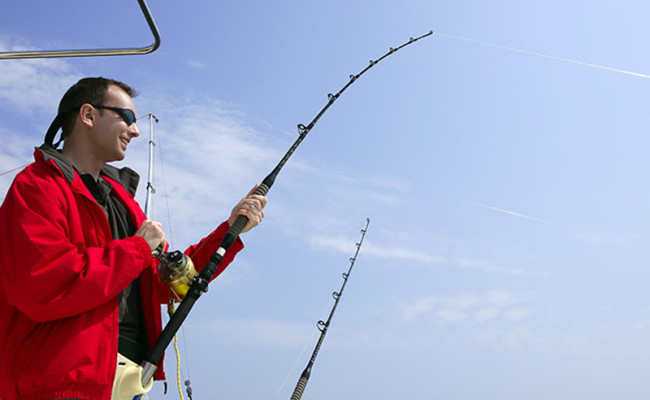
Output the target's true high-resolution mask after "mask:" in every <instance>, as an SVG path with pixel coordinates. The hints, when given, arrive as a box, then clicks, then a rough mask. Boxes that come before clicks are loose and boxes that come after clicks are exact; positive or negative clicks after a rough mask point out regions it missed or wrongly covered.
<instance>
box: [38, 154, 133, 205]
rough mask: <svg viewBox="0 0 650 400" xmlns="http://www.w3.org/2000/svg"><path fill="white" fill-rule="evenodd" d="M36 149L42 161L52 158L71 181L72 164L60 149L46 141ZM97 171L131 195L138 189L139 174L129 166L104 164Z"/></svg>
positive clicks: (72, 175) (73, 171) (73, 173)
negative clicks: (41, 156)
mask: <svg viewBox="0 0 650 400" xmlns="http://www.w3.org/2000/svg"><path fill="white" fill-rule="evenodd" d="M36 151H40V152H41V153H42V154H43V160H44V161H49V160H52V161H53V162H54V164H56V166H57V167H58V168H59V170H61V173H62V174H63V176H64V177H65V178H66V179H67V180H68V182H70V183H72V181H73V180H74V175H75V170H74V166H73V165H72V163H71V162H70V161H69V160H68V159H67V158H65V157H63V155H61V151H60V150H57V149H55V148H54V147H52V146H50V145H49V144H47V143H43V144H42V145H41V146H40V147H37V148H36ZM99 173H100V175H103V176H106V177H108V178H110V179H112V180H114V181H116V182H118V183H119V184H121V185H122V186H124V188H125V189H126V191H127V193H129V194H130V195H131V196H135V192H136V190H137V189H138V183H139V182H140V175H138V173H137V172H135V171H134V170H132V169H131V168H129V167H122V168H116V167H114V166H112V165H108V164H105V165H104V166H103V167H102V169H101V170H100V171H99Z"/></svg>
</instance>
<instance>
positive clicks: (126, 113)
mask: <svg viewBox="0 0 650 400" xmlns="http://www.w3.org/2000/svg"><path fill="white" fill-rule="evenodd" d="M91 106H93V107H95V108H102V109H106V110H111V111H115V112H116V113H118V114H119V115H120V117H122V119H123V120H124V122H126V125H128V126H131V125H132V124H134V123H135V120H136V118H135V114H134V113H133V111H131V110H130V109H128V108H118V107H109V106H101V105H95V104H91Z"/></svg>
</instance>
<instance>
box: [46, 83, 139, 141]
mask: <svg viewBox="0 0 650 400" xmlns="http://www.w3.org/2000/svg"><path fill="white" fill-rule="evenodd" d="M110 85H115V86H117V87H119V88H120V89H122V90H124V91H125V92H126V94H128V95H129V96H131V97H135V96H137V92H136V91H135V90H134V89H133V88H131V87H130V86H129V85H127V84H126V83H123V82H120V81H116V80H113V79H107V78H102V77H97V78H83V79H81V80H79V82H77V83H75V84H74V85H73V86H72V87H71V88H70V89H68V91H67V92H65V94H64V95H63V97H62V98H61V101H60V102H59V115H61V116H62V117H63V121H62V122H61V130H62V131H63V132H62V134H61V137H62V138H65V137H66V136H67V135H69V134H70V132H72V128H74V123H75V119H76V116H77V115H76V114H75V113H74V112H72V111H77V110H79V108H80V107H81V106H82V105H84V104H86V103H88V104H103V103H104V100H105V96H106V91H107V90H108V87H109V86H110ZM62 114H68V115H65V116H63V115H62Z"/></svg>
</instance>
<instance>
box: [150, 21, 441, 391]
mask: <svg viewBox="0 0 650 400" xmlns="http://www.w3.org/2000/svg"><path fill="white" fill-rule="evenodd" d="M432 34H433V31H429V32H428V33H426V34H424V35H422V36H419V37H416V38H412V37H411V38H410V39H409V41H407V42H406V43H404V44H402V45H400V46H399V47H396V48H392V47H391V48H390V49H389V50H388V52H387V53H386V54H384V55H383V56H381V57H380V58H378V59H376V60H370V64H369V65H368V66H367V67H366V68H364V69H363V70H362V71H361V72H359V73H358V74H356V75H350V80H349V81H348V83H347V84H345V85H344V86H343V87H342V88H341V89H340V90H339V91H338V92H337V93H336V94H328V95H327V97H328V102H327V104H326V105H325V106H324V107H323V108H322V109H321V110H320V112H319V113H318V114H317V115H316V117H314V119H313V120H312V121H311V122H310V123H309V124H308V125H306V126H305V125H304V124H299V125H298V133H299V135H298V138H297V139H296V141H295V142H294V143H293V145H292V146H291V147H290V148H289V150H288V151H287V152H286V154H285V155H284V157H282V159H281V160H280V162H279V163H278V165H277V166H276V167H275V168H274V169H273V171H271V173H270V174H269V175H267V176H266V177H265V178H264V180H263V181H262V183H260V185H259V186H258V187H257V189H255V191H254V192H253V194H256V195H260V196H265V195H266V194H267V193H268V191H269V190H270V189H271V186H273V183H274V182H275V179H276V177H277V175H278V174H279V173H280V170H282V168H283V167H284V165H285V164H286V163H287V161H288V160H289V158H290V157H291V156H292V155H293V153H294V151H295V150H296V149H297V148H298V146H299V145H300V143H302V141H303V140H304V139H305V137H306V136H307V134H308V133H309V131H311V129H312V128H313V127H314V125H316V123H317V122H318V120H319V119H320V118H321V117H322V116H323V114H324V113H325V112H326V111H327V110H328V109H329V108H330V107H331V106H332V104H334V102H335V101H336V100H337V99H338V98H339V97H340V96H341V94H342V93H343V92H345V90H347V88H348V87H350V85H352V84H353V83H354V82H356V81H357V79H359V78H360V77H361V76H362V75H363V74H365V73H366V72H367V71H368V70H369V69H370V68H372V67H374V66H375V65H377V64H378V63H379V62H380V61H382V60H383V59H384V58H386V57H388V56H390V55H391V54H394V53H395V52H397V51H398V50H400V49H402V48H404V47H406V46H408V45H410V44H413V43H415V42H417V41H418V40H420V39H423V38H425V37H427V36H430V35H432ZM247 223H248V217H246V216H245V215H239V216H238V217H237V218H236V219H235V222H234V223H233V224H232V226H231V227H230V229H229V230H228V232H227V233H226V234H225V236H224V237H223V239H222V240H221V243H220V245H219V248H218V249H217V251H216V252H215V253H214V254H213V255H212V256H211V257H210V260H209V261H208V262H207V263H206V265H205V266H204V267H203V269H202V270H201V272H200V273H197V274H195V275H194V276H193V278H192V281H191V283H190V284H189V288H188V290H187V293H186V294H185V295H184V297H183V300H182V301H181V303H180V304H179V306H178V309H177V310H176V312H175V313H174V315H173V316H172V317H171V318H170V320H169V321H168V322H167V324H166V325H165V328H164V329H163V331H162V333H161V334H160V336H159V337H158V339H157V340H156V342H155V343H154V344H153V346H152V347H151V350H150V351H149V353H148V354H147V357H146V358H145V360H144V361H143V362H142V364H141V366H142V368H143V372H142V384H143V386H146V384H147V383H148V382H149V381H150V380H151V378H152V377H153V375H154V372H155V370H156V364H157V363H158V361H159V360H160V359H161V358H162V355H163V353H164V352H165V349H166V348H167V346H168V345H169V343H170V342H171V340H172V339H173V337H174V335H175V333H176V332H177V331H178V330H179V329H180V326H181V324H182V323H183V322H184V321H185V318H186V317H187V315H188V313H189V312H190V310H191V309H192V307H193V306H194V303H196V301H197V299H198V298H199V296H201V294H202V293H205V292H207V290H208V284H209V282H210V280H211V279H212V276H213V275H214V273H215V272H216V271H217V267H218V266H219V264H220V263H221V261H222V260H223V256H224V254H225V253H226V251H227V250H228V249H229V248H230V246H231V245H232V244H233V243H234V242H235V240H236V239H237V237H238V236H239V234H240V233H241V231H242V229H243V228H244V227H245V226H246V224H247ZM179 253H180V252H178V251H176V252H173V253H171V254H175V255H176V256H174V257H172V258H173V260H172V263H182V262H183V260H182V259H178V258H180V257H182V255H181V254H179ZM165 254H167V253H165ZM165 254H163V255H162V256H161V257H163V262H164V261H165Z"/></svg>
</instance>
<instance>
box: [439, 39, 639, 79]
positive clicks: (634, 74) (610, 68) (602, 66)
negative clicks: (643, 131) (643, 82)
mask: <svg viewBox="0 0 650 400" xmlns="http://www.w3.org/2000/svg"><path fill="white" fill-rule="evenodd" d="M435 34H436V35H437V36H442V37H446V38H449V39H456V40H463V41H465V42H471V43H476V44H481V45H484V46H490V47H496V48H499V49H504V50H510V51H516V52H517V53H523V54H528V55H532V56H537V57H544V58H549V59H551V60H557V61H564V62H568V63H572V64H578V65H583V66H585V67H592V68H598V69H603V70H606V71H612V72H618V73H621V74H626V75H632V76H637V77H639V78H650V75H646V74H642V73H639V72H632V71H626V70H624V69H619V68H612V67H606V66H604V65H598V64H591V63H587V62H584V61H578V60H572V59H570V58H563V57H557V56H553V55H550V54H544V53H538V52H535V51H529V50H523V49H518V48H515V47H508V46H504V45H501V44H496V43H489V42H483V41H480V40H475V39H468V38H464V37H460V36H453V35H447V34H444V33H439V32H436V33H435Z"/></svg>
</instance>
